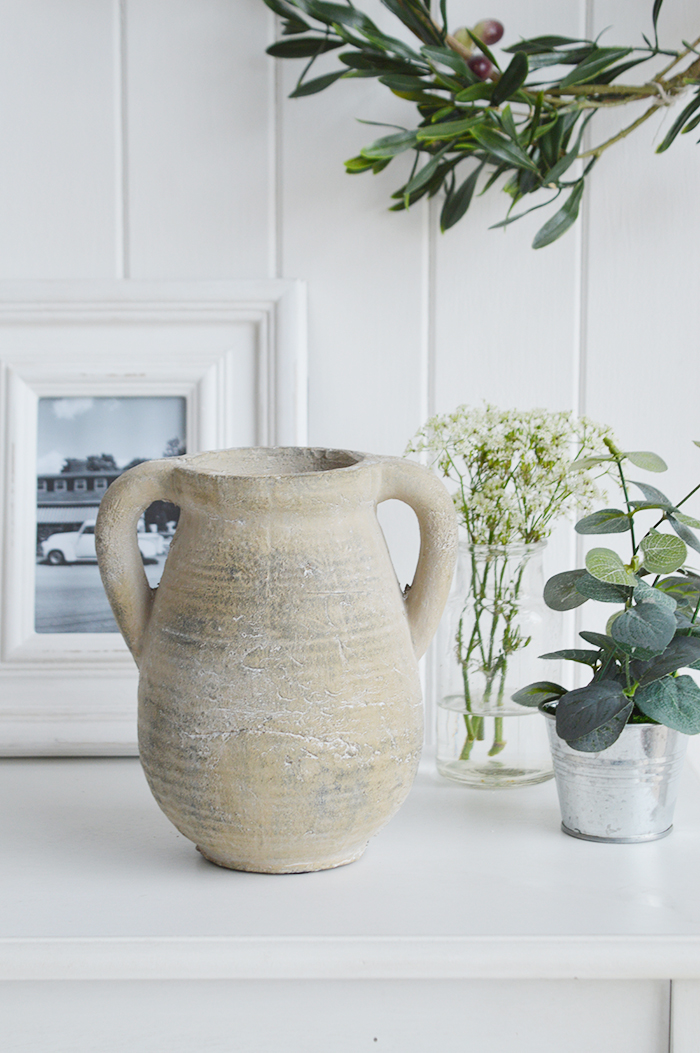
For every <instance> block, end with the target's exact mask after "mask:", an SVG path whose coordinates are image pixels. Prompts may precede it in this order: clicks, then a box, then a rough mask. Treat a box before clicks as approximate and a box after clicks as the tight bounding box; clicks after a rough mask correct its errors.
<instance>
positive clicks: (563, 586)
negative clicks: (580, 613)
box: [544, 570, 587, 611]
mask: <svg viewBox="0 0 700 1053" xmlns="http://www.w3.org/2000/svg"><path fill="white" fill-rule="evenodd" d="M586 573H587V572H586V571H585V570H565V571H563V572H562V573H561V574H554V575H553V576H552V577H551V578H549V580H548V581H547V584H546V585H545V587H544V602H545V603H546V604H547V606H548V607H549V608H550V609H551V610H553V611H571V610H573V609H574V607H580V606H581V604H582V603H585V602H586V599H587V597H586V596H583V595H582V594H581V593H580V592H578V591H577V589H576V585H577V582H578V581H579V580H580V578H582V577H583V575H584V574H586Z"/></svg>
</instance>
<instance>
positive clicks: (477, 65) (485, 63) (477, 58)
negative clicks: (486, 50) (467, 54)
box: [467, 55, 493, 80]
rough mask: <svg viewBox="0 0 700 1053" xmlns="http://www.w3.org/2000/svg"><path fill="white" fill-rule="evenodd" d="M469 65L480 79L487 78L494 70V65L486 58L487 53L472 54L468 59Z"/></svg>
mask: <svg viewBox="0 0 700 1053" xmlns="http://www.w3.org/2000/svg"><path fill="white" fill-rule="evenodd" d="M467 65H468V66H469V69H470V70H471V71H472V73H474V74H475V75H476V76H477V77H478V78H479V80H486V79H487V77H489V76H490V75H491V73H492V72H493V66H492V65H491V63H490V62H489V60H488V59H487V58H486V55H472V57H471V58H470V59H469V60H468V61H467Z"/></svg>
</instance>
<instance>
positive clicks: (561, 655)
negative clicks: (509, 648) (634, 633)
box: [540, 647, 700, 665]
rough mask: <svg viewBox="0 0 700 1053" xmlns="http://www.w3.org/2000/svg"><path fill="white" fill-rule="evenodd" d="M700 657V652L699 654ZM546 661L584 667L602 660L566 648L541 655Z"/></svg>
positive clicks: (595, 654)
mask: <svg viewBox="0 0 700 1053" xmlns="http://www.w3.org/2000/svg"><path fill="white" fill-rule="evenodd" d="M698 657H700V652H699V653H698ZM540 658H544V659H553V660H559V659H561V660H562V661H564V662H580V663H581V664H582V665H597V664H598V662H599V660H600V651H587V650H585V648H583V647H565V648H562V650H561V651H550V652H549V653H548V654H541V655H540Z"/></svg>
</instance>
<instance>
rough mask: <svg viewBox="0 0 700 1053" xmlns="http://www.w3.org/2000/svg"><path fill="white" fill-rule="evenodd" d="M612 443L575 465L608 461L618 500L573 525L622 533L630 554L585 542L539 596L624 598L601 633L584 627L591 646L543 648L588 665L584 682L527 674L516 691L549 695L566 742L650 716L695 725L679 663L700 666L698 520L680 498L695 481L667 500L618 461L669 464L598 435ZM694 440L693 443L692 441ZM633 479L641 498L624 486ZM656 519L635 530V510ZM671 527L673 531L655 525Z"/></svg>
mask: <svg viewBox="0 0 700 1053" xmlns="http://www.w3.org/2000/svg"><path fill="white" fill-rule="evenodd" d="M604 442H605V445H606V447H607V448H608V451H609V453H608V454H607V455H606V456H604V457H592V458H587V459H585V460H582V461H581V462H579V467H581V468H583V467H585V466H586V465H588V466H589V467H590V466H593V465H594V464H602V463H604V462H605V461H608V462H613V463H614V469H615V470H616V471H617V473H618V474H619V478H620V484H621V486H622V493H623V495H624V505H625V507H624V508H605V509H602V510H601V511H598V512H594V513H592V514H591V515H587V516H585V517H584V518H583V519H580V520H579V521H578V523H577V524H576V530H577V531H578V533H579V534H585V535H591V534H618V533H620V534H622V533H624V534H626V535H627V538H628V541H629V545H630V550H631V551H630V559H629V561H628V562H627V563H625V562H624V561H623V559H622V557H621V556H619V555H618V553H617V552H615V551H613V550H612V549H610V548H602V547H601V548H592V549H591V550H590V551H589V552H588V555H587V556H586V561H585V562H586V565H585V568H582V569H578V570H569V571H565V572H564V573H562V574H555V575H554V577H552V578H550V579H549V581H548V582H547V584H546V585H545V590H544V599H545V602H546V603H547V605H548V606H549V607H551V608H552V609H553V610H555V611H568V610H572V609H573V608H575V607H579V606H580V605H581V604H584V603H586V602H587V601H588V600H597V601H599V602H601V603H611V604H617V605H621V609H620V610H618V611H615V612H614V613H613V614H612V616H611V617H610V618H609V620H608V623H607V626H606V631H605V633H599V632H581V633H579V635H580V636H581V637H582V639H583V640H584V641H585V642H586V643H587V644H590V645H591V647H590V648H572V649H568V650H562V651H554V652H552V653H550V654H545V655H542V656H541V657H542V658H551V659H565V660H571V661H573V662H580V663H583V664H584V665H586V666H588V667H589V668H590V670H591V674H592V676H591V680H590V682H589V683H588V684H587V685H586V686H585V687H581V688H576V689H575V690H573V691H567V690H566V688H564V687H561V686H560V685H558V684H554V683H550V682H548V681H539V682H538V683H534V684H529V685H528V686H527V687H525V688H522V689H521V690H520V691H517V692H516V693H515V695H513V699H514V700H515V701H516V702H519V703H521V705H526V706H537V705H544V706H545V707H547V705H548V704H550V705H551V704H552V703H555V706H554V707H553V708H554V709H555V712H556V728H557V733H558V735H559V736H560V738H562V739H565V740H566V742H567V743H568V744H569V746H571V747H572V749H575V750H581V751H584V752H599V751H601V750H604V749H607V748H608V746H611V745H612V744H613V742H615V741H616V740H617V739H618V738H619V736H620V735H621V734H622V731H623V729H624V727H625V725H626V724H628V723H638V722H645V723H648V722H650V721H651V722H652V723H653V722H656V723H658V724H664V725H666V726H667V727H669V728H675V729H676V730H677V731H681V732H684V733H685V734H688V735H696V734H698V732H700V687H699V686H698V685H697V684H696V682H695V680H694V679H693V677H692V676H689V675H688V674H683V675H681V674H679V670H680V669H700V623H699V622H698V612H699V611H700V575H699V574H698V573H697V572H696V571H694V570H692V569H691V568H690V567H688V566H687V565H686V562H687V559H688V546H690V548H692V549H694V550H695V551H696V552H700V540H698V536H697V534H696V533H695V530H696V529H698V528H700V520H698V519H695V518H693V517H692V516H689V515H686V513H685V512H683V511H681V507H682V506H683V505H685V503H686V502H687V501H688V500H689V498H690V497H692V496H693V494H695V493H696V492H697V491H698V490H699V489H700V484H698V486H695V487H693V489H692V490H691V491H690V493H688V494H686V496H685V497H684V498H683V499H682V500H680V501H678V502H677V503H676V504H674V503H673V502H672V501H671V500H670V499H669V498H668V497H666V495H665V494H664V493H662V491H661V490H659V489H657V487H655V486H650V485H649V484H648V483H646V482H636V481H633V480H630V479H628V478H627V475H626V474H625V470H624V468H623V464H624V463H625V462H629V463H630V464H632V465H635V466H636V467H638V468H643V469H647V470H649V471H653V472H661V471H665V470H666V465H665V463H664V461H663V460H662V459H661V458H660V457H659V456H657V455H656V454H653V453H648V452H632V453H623V452H622V451H621V450H619V449H618V448H617V446H616V445H615V443H614V442H613V441H612V440H611V439H610V438H606V439H604ZM696 445H697V446H700V443H696ZM631 486H634V487H636V488H637V490H638V491H639V492H640V494H641V498H633V497H631V496H630V487H631ZM649 515H651V516H652V518H655V520H656V521H655V522H654V523H653V525H651V526H650V527H649V528H648V529H647V530H646V532H645V533H644V534H643V535H642V536H641V537H640V528H639V520H640V518H641V517H644V516H649ZM663 527H670V531H668V530H665V529H659V528H663Z"/></svg>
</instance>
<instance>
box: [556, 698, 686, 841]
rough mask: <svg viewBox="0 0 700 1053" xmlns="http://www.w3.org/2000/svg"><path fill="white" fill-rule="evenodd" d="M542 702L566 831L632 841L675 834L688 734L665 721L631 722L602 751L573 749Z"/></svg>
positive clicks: (584, 836) (586, 836)
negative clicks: (675, 818) (610, 744)
mask: <svg viewBox="0 0 700 1053" xmlns="http://www.w3.org/2000/svg"><path fill="white" fill-rule="evenodd" d="M552 710H553V707H550V711H549V712H548V711H547V708H545V707H543V712H544V715H545V719H546V722H547V730H548V732H549V739H550V744H551V749H552V758H553V761H554V773H555V778H556V783H557V794H558V797H559V806H560V809H561V816H562V830H563V831H564V832H565V833H567V834H570V835H571V836H572V837H578V838H581V839H582V840H584V841H605V842H611V843H615V844H633V843H635V842H638V841H656V840H658V838H660V837H665V836H666V835H667V834H670V832H671V828H672V825H673V812H674V808H675V805H676V798H677V797H678V786H679V782H680V777H681V772H682V769H683V762H684V759H685V752H686V746H687V744H688V736H687V735H683V734H682V733H681V732H680V731H674V730H673V729H672V728H667V727H664V725H662V724H627V725H626V726H625V728H624V729H623V731H622V734H621V735H620V737H619V739H617V741H616V742H614V743H613V744H612V746H609V747H608V748H607V749H606V750H602V751H601V752H600V753H584V752H581V751H580V750H573V749H571V747H570V746H569V745H568V744H567V743H566V742H565V741H564V739H561V738H559V736H558V735H557V731H556V722H555V716H554V713H553V712H552Z"/></svg>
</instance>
